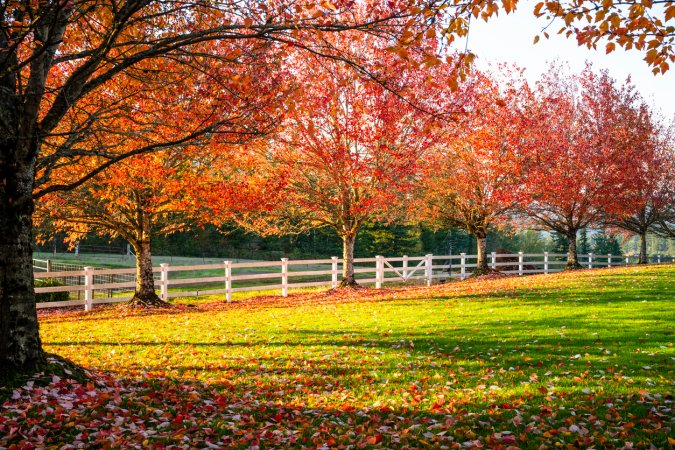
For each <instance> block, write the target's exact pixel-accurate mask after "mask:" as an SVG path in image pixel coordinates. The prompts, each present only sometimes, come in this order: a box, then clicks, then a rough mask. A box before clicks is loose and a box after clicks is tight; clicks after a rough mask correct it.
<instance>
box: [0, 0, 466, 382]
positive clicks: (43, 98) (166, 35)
mask: <svg viewBox="0 0 675 450" xmlns="http://www.w3.org/2000/svg"><path fill="white" fill-rule="evenodd" d="M441 6H443V5H442V3H436V2H431V3H425V2H420V3H415V2H412V3H411V2H408V1H405V2H399V1H396V0H395V1H391V2H387V3H386V4H383V3H381V2H376V1H366V2H358V3H356V2H342V1H340V2H333V3H329V2H324V3H321V4H318V3H313V2H295V1H293V2H290V1H289V2H286V1H284V0H280V1H277V2H265V3H256V4H253V3H248V2H243V3H242V2H234V3H223V2H215V3H214V2H202V1H197V2H188V3H185V2H179V1H173V0H169V1H162V2H159V1H156V0H143V1H141V0H121V1H108V2H104V1H96V0H92V1H89V0H46V1H41V2H37V3H36V2H24V1H14V0H12V1H3V2H1V3H0V129H1V130H2V132H0V280H2V282H1V283H0V311H1V312H2V313H1V314H0V367H2V370H3V372H4V373H7V374H10V375H11V374H13V373H15V372H17V371H29V370H32V369H35V368H37V367H39V366H40V365H41V364H42V362H43V356H42V351H41V345H40V339H39V335H38V325H37V314H36V310H35V301H34V293H33V283H32V267H31V245H32V223H31V215H32V213H33V209H34V200H35V199H36V198H40V197H42V196H44V195H46V194H48V193H52V192H56V191H59V190H68V189H72V188H75V187H77V186H79V185H80V184H82V183H84V182H86V181H87V180H89V179H91V178H92V177H94V176H96V175H97V174H98V173H100V172H101V171H103V170H105V169H107V168H108V167H110V166H112V165H114V164H116V163H117V162H119V161H121V160H123V159H125V158H128V157H131V156H134V155H138V154H142V153H148V152H153V151H157V150H161V149H166V148H176V147H177V146H180V145H182V144H185V143H187V142H190V141H192V140H193V139H194V138H196V137H200V136H203V135H205V134H209V133H221V132H225V133H232V134H234V135H237V134H243V135H246V136H249V135H255V134H258V133H259V132H260V131H261V130H255V129H247V128H246V127H242V126H241V124H240V122H239V121H237V120H235V121H234V122H233V117H232V116H231V115H230V114H228V111H227V102H220V101H219V100H218V97H217V96H216V97H210V96H202V95H193V94H194V93H193V92H191V90H192V89H193V88H197V87H198V86H197V85H196V84H194V83H191V81H190V80H189V78H190V77H191V76H192V75H194V74H199V73H205V72H206V70H205V69H207V68H208V67H209V66H210V65H212V64H221V65H227V64H229V65H231V66H232V67H235V68H236V67H242V66H247V65H250V64H256V63H257V62H258V61H259V58H258V55H261V54H270V53H271V54H272V55H274V56H275V57H277V58H283V57H284V52H285V51H287V50H288V49H293V50H294V51H295V50H297V49H298V48H304V49H306V50H308V51H310V52H313V54H315V55H320V56H322V57H328V58H341V59H344V60H346V61H349V62H351V63H352V64H353V65H354V66H358V65H359V61H357V60H355V59H354V58H352V57H351V56H350V55H349V53H348V52H345V50H344V49H341V48H337V47H335V46H332V47H328V46H325V45H320V41H317V39H316V37H317V36H323V35H326V34H331V33H333V32H341V31H344V30H351V31H353V32H361V31H363V32H368V33H369V34H371V35H379V36H383V37H386V38H387V39H388V40H389V42H390V45H391V46H397V45H399V44H400V45H407V42H408V41H411V40H415V38H416V36H418V35H419V34H420V33H423V32H426V31H427V30H428V29H430V27H432V26H435V23H437V22H438V21H439V18H440V14H442V15H443V16H451V15H453V14H459V10H458V9H457V8H444V9H443V11H442V12H441V10H440V9H439V7H441ZM403 35H405V36H406V40H405V42H402V41H401V39H400V38H402V37H403ZM212 42H216V43H219V44H222V45H217V44H216V45H212V44H211V43H212ZM217 49H218V51H216V50H217ZM263 59H264V58H263ZM270 70H273V69H270V68H269V67H259V68H258V73H260V74H265V73H267V72H269V71H270ZM235 78H236V75H234V77H233V79H235ZM246 81H247V80H246V78H245V77H244V78H242V80H241V82H242V83H245V82H246ZM126 82H131V83H134V82H141V83H145V84H146V85H147V92H153V90H154V88H155V86H157V85H158V84H159V85H160V86H167V85H169V84H173V86H174V87H175V89H173V90H171V89H166V90H165V92H166V94H167V95H166V96H163V98H162V99H161V101H159V100H158V101H155V102H152V101H145V100H144V99H142V98H137V97H135V95H137V94H136V91H135V90H132V91H131V93H130V94H129V95H126V94H125V93H124V90H121V89H117V88H113V89H110V86H111V83H112V84H115V85H123V84H124V83H126ZM254 95H255V94H251V95H250V96H248V97H247V98H253V96H254ZM122 105H125V106H124V107H125V108H128V107H133V108H136V109H137V110H138V112H139V113H143V115H145V116H146V120H144V122H143V125H144V126H139V127H135V128H134V129H120V128H117V127H115V126H112V122H113V120H114V118H115V116H116V110H117V109H118V108H119V107H121V106H122ZM170 111H174V112H176V113H180V112H184V113H186V112H187V111H189V114H190V115H191V116H192V120H191V121H190V122H182V121H181V122H180V126H176V127H173V126H171V124H169V123H163V124H162V125H160V124H157V126H154V125H153V120H152V119H151V118H152V117H153V115H154V114H156V113H158V112H162V114H164V115H168V112H170ZM261 113H263V114H264V112H261ZM130 135H133V136H134V139H133V140H131V142H132V145H128V143H127V142H126V139H125V137H127V136H130ZM93 140H98V142H99V143H100V144H101V146H95V145H94V146H92V145H91V142H92V141H93ZM88 158H91V159H93V160H94V161H95V163H93V164H91V165H90V166H88V167H91V170H90V171H89V172H85V173H81V174H80V177H79V178H78V179H73V180H70V181H69V182H68V183H65V184H64V183H50V180H52V174H53V173H54V171H55V170H57V169H59V170H68V166H69V165H72V164H80V163H81V162H82V160H83V159H88Z"/></svg>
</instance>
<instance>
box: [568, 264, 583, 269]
mask: <svg viewBox="0 0 675 450" xmlns="http://www.w3.org/2000/svg"><path fill="white" fill-rule="evenodd" d="M583 268H584V267H583V266H582V265H581V264H579V263H576V264H567V265H566V266H565V270H582V269H583Z"/></svg>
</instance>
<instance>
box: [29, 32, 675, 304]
mask: <svg viewBox="0 0 675 450" xmlns="http://www.w3.org/2000/svg"><path fill="white" fill-rule="evenodd" d="M352 39H353V38H352ZM365 47H367V48H369V50H368V51H369V52H372V53H373V54H372V55H370V56H369V57H368V58H369V59H378V60H380V61H383V60H386V59H387V58H390V59H391V56H390V55H389V54H388V53H387V52H385V51H380V50H378V49H377V48H376V47H372V46H365ZM296 56H298V55H296ZM387 67H389V68H392V70H391V71H390V72H388V73H387V74H386V75H384V76H382V77H381V79H385V80H386V81H387V85H386V86H385V85H383V84H382V83H377V82H373V81H372V80H371V79H369V78H368V77H365V76H363V74H359V73H358V72H355V71H353V70H351V69H350V68H349V67H346V66H345V65H344V64H343V63H342V62H340V61H325V60H324V59H322V58H315V57H309V58H302V59H301V58H299V57H298V58H289V59H288V61H287V62H286V67H285V70H287V73H288V84H287V95H288V97H289V98H290V97H292V98H293V101H292V102H287V104H288V106H287V107H285V108H284V109H283V111H282V112H281V113H280V114H279V123H278V126H277V128H276V130H275V132H274V133H269V134H267V135H266V136H265V138H262V139H254V140H251V141H250V142H248V143H247V144H245V145H242V146H241V147H240V148H239V150H238V151H237V152H236V153H228V152H225V151H223V149H222V146H221V144H220V142H219V141H218V139H217V138H214V139H211V140H208V141H205V142H203V144H202V145H203V146H204V147H205V148H199V147H198V146H197V147H195V149H196V151H195V149H193V150H192V151H189V149H186V148H182V149H180V151H164V152H159V153H155V154H152V155H147V156H142V157H135V158H133V159H129V160H127V161H126V162H125V163H123V164H120V165H118V166H117V167H116V168H115V169H112V170H108V171H105V172H103V173H101V174H99V175H97V176H96V177H94V178H93V179H92V180H90V181H89V182H88V183H86V184H84V185H82V186H81V187H79V188H78V189H75V190H72V191H68V192H64V193H60V194H58V195H57V194H50V195H48V196H46V199H45V201H43V202H41V203H40V205H39V206H40V209H39V213H40V214H39V215H38V216H39V217H41V218H43V219H44V220H46V221H48V222H51V223H52V224H53V226H55V227H56V228H57V229H59V230H67V231H68V232H69V235H70V239H71V240H73V241H74V240H78V239H81V238H82V237H84V236H86V234H87V233H90V232H92V231H93V232H96V233H99V234H104V235H113V236H121V237H123V238H124V239H126V240H127V241H128V242H130V243H131V245H133V247H134V250H135V253H136V255H137V288H136V293H135V299H134V301H135V302H139V303H143V304H146V305H148V304H150V305H161V304H162V302H161V300H160V299H159V298H158V297H157V295H156V294H155V292H154V288H153V279H152V260H151V249H150V242H151V236H152V235H157V234H159V235H166V234H170V233H172V232H175V231H176V230H183V229H186V228H187V227H190V226H192V225H195V224H200V223H212V224H214V223H215V224H219V225H229V224H232V223H234V224H236V225H237V226H240V227H242V228H244V229H246V230H249V231H254V232H257V233H259V234H263V235H266V234H267V235H270V234H271V235H288V234H298V233H304V232H306V231H308V230H312V229H320V228H330V229H332V231H333V232H334V233H335V234H336V235H337V236H339V237H340V239H341V240H342V243H343V259H344V261H345V263H344V265H343V281H342V283H343V285H352V284H355V282H356V281H355V277H354V268H353V259H354V246H355V241H356V238H357V235H358V233H359V231H360V230H361V229H362V228H363V227H364V226H366V225H367V224H370V223H373V222H381V223H391V222H397V221H398V222H408V223H410V222H424V223H427V224H429V225H431V226H435V227H437V228H440V229H449V228H461V229H463V230H465V231H466V232H467V233H468V234H470V235H472V236H473V237H475V239H476V242H477V254H478V260H477V267H476V270H475V273H476V274H484V273H487V272H489V271H490V270H491V269H489V267H488V260H487V254H486V249H487V236H488V232H489V231H490V230H491V229H500V228H504V227H509V228H513V227H516V228H521V229H523V228H527V229H535V230H546V231H549V232H552V233H555V234H556V235H559V236H562V237H563V238H564V239H565V242H566V243H567V254H568V259H567V260H568V263H567V268H568V269H574V268H579V267H581V266H580V264H579V262H578V259H577V234H578V233H579V231H580V230H584V229H586V228H589V227H595V228H603V229H604V228H609V229H610V230H612V231H614V232H616V233H624V234H636V235H638V236H640V238H641V241H642V245H641V252H640V262H646V235H647V232H649V231H655V232H660V233H664V234H667V233H668V232H669V231H671V230H672V224H673V222H674V221H675V217H674V216H673V213H674V211H673V198H674V196H673V193H674V192H675V172H674V165H673V159H674V156H675V154H674V153H673V152H674V147H673V130H672V129H671V128H670V127H671V125H669V124H666V123H665V122H664V121H663V119H662V118H660V117H659V116H658V115H656V113H655V112H654V111H652V110H651V109H650V108H649V107H648V105H647V104H646V103H645V102H644V101H643V100H642V99H641V98H640V96H639V95H638V93H637V92H636V90H635V88H634V86H632V85H631V84H630V82H628V81H627V82H625V83H623V84H620V83H618V82H617V81H615V80H614V79H612V78H611V77H610V76H609V75H608V74H607V73H604V72H603V73H596V72H594V71H593V69H592V68H591V67H590V66H588V67H586V68H585V69H584V71H583V72H582V73H580V74H578V75H570V74H567V73H565V71H564V70H562V69H561V68H560V67H558V66H552V67H551V70H550V72H549V73H548V74H547V75H546V76H545V77H544V78H543V79H542V80H541V81H540V82H539V83H537V84H536V85H535V86H529V85H528V84H527V83H526V82H525V81H524V80H523V79H522V77H521V76H520V73H519V72H518V71H516V70H513V69H502V70H501V71H500V72H498V73H496V74H488V73H481V72H474V73H472V74H471V75H470V76H468V77H467V79H466V80H465V81H464V82H463V83H462V84H461V86H460V87H459V88H458V89H454V90H453V89H451V87H450V84H451V83H450V82H449V79H450V77H451V73H452V70H453V66H452V65H451V64H447V63H440V64H434V65H425V64H420V65H418V66H417V67H414V68H411V67H410V66H404V65H403V64H402V63H401V64H399V65H397V60H396V59H391V60H390V61H389V62H388V64H387ZM312 80H321V83H312ZM393 86H394V87H395V89H393V88H392V87H393ZM411 99H414V101H412V100H411ZM193 147H194V146H193ZM148 175H150V176H148Z"/></svg>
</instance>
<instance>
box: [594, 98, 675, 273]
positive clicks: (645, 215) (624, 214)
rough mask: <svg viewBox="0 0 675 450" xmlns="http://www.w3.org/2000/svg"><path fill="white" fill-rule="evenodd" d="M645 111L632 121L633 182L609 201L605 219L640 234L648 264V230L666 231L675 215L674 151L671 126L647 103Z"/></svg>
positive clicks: (641, 258) (614, 226)
mask: <svg viewBox="0 0 675 450" xmlns="http://www.w3.org/2000/svg"><path fill="white" fill-rule="evenodd" d="M642 114H643V117H642V121H641V122H640V121H639V120H638V119H636V120H635V121H634V122H633V124H632V125H633V128H632V130H633V133H632V136H631V137H630V138H631V143H632V145H634V146H635V147H636V149H639V151H637V152H635V155H634V158H635V160H634V161H633V164H632V169H631V170H630V184H629V185H627V186H626V188H625V189H624V190H623V191H622V192H621V194H620V201H619V202H615V203H613V204H611V205H609V209H608V211H607V218H606V222H607V225H609V226H610V227H612V229H613V230H618V231H620V232H622V233H623V234H627V235H629V236H630V235H637V236H639V239H640V255H639V259H638V264H647V262H648V255H647V233H649V232H652V231H657V232H661V233H662V234H663V231H664V230H667V226H666V225H665V224H666V223H667V221H669V220H673V217H674V216H673V212H672V210H673V203H674V202H675V197H674V196H673V192H675V163H674V162H673V161H675V153H673V149H674V147H673V137H672V130H671V129H669V128H668V127H663V126H662V125H661V124H660V123H659V122H658V116H657V117H656V118H655V117H654V114H652V112H651V111H649V108H647V107H646V106H643V108H642ZM640 123H642V125H643V126H642V127H641V128H639V127H638V126H637V125H639V124H640Z"/></svg>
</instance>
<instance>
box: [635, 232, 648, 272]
mask: <svg viewBox="0 0 675 450" xmlns="http://www.w3.org/2000/svg"><path fill="white" fill-rule="evenodd" d="M648 262H649V261H647V232H646V231H645V232H643V233H640V260H639V261H638V264H647V263H648Z"/></svg>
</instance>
